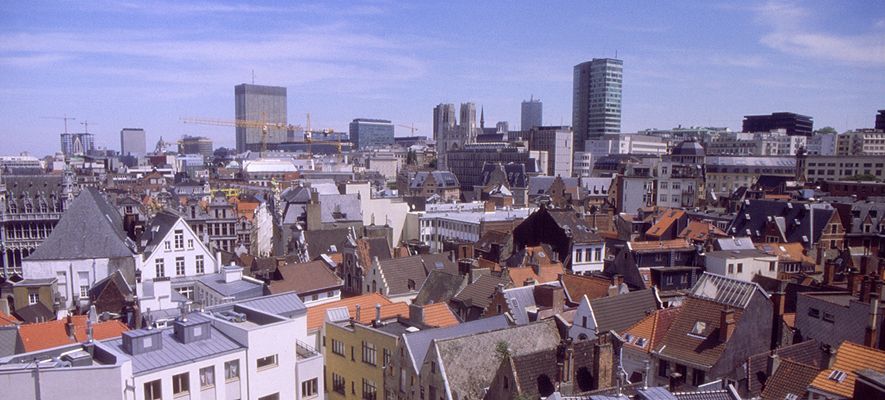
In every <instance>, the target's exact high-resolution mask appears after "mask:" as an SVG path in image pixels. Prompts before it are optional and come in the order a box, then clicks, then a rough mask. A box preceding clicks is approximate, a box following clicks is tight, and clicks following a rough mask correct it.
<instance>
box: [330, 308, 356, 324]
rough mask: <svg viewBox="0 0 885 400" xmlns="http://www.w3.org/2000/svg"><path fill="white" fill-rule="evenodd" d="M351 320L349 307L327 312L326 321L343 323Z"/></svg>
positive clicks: (331, 309)
mask: <svg viewBox="0 0 885 400" xmlns="http://www.w3.org/2000/svg"><path fill="white" fill-rule="evenodd" d="M349 320H350V312H348V311H347V307H335V308H330V309H328V310H326V321H331V322H341V321H349Z"/></svg>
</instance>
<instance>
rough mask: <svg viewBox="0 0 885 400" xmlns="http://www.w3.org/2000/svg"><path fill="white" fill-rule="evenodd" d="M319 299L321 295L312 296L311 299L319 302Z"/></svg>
mask: <svg viewBox="0 0 885 400" xmlns="http://www.w3.org/2000/svg"><path fill="white" fill-rule="evenodd" d="M319 298H320V295H318V294H315V295H312V296H310V299H311V300H312V301H317V300H319Z"/></svg>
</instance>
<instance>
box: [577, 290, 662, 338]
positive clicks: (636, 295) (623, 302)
mask: <svg viewBox="0 0 885 400" xmlns="http://www.w3.org/2000/svg"><path fill="white" fill-rule="evenodd" d="M590 307H591V308H592V309H593V317H594V318H595V319H596V326H597V329H598V332H600V333H602V332H608V331H610V330H612V331H615V332H622V331H624V330H625V329H627V328H629V327H630V326H632V325H633V324H635V323H637V322H639V321H640V320H642V319H643V318H645V317H646V316H647V315H649V314H650V313H652V312H654V311H655V310H657V309H658V299H657V296H656V295H655V292H654V289H645V290H638V291H635V292H630V293H626V294H619V295H617V296H610V297H602V298H598V299H595V300H590Z"/></svg>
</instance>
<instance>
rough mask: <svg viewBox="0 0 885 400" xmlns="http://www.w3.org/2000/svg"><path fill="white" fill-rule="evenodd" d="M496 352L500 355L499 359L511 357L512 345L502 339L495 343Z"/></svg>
mask: <svg viewBox="0 0 885 400" xmlns="http://www.w3.org/2000/svg"><path fill="white" fill-rule="evenodd" d="M495 353H497V355H498V359H500V360H506V359H508V358H510V345H509V344H507V342H506V341H504V340H501V341H499V342H498V343H497V344H496V345H495Z"/></svg>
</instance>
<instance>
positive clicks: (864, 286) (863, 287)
mask: <svg viewBox="0 0 885 400" xmlns="http://www.w3.org/2000/svg"><path fill="white" fill-rule="evenodd" d="M871 283H872V282H870V277H869V276H866V275H864V276H863V278H862V279H861V281H860V293H859V294H858V296H857V297H858V299H859V300H860V301H862V302H864V303H869V301H870V284H871Z"/></svg>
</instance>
